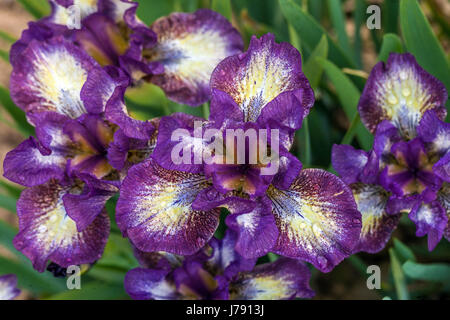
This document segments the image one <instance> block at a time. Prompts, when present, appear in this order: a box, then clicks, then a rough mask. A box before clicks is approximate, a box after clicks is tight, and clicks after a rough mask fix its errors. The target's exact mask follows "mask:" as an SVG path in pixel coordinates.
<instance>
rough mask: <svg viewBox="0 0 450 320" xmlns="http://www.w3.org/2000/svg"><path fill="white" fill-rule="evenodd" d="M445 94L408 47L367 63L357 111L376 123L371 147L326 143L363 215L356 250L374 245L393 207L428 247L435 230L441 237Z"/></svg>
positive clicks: (448, 132) (444, 223)
mask: <svg viewBox="0 0 450 320" xmlns="http://www.w3.org/2000/svg"><path fill="white" fill-rule="evenodd" d="M394 99H395V101H396V103H394ZM446 100H447V92H446V90H445V88H444V86H443V85H442V84H441V83H440V82H439V81H438V80H436V79H435V78H433V77H432V76H431V75H429V74H428V73H426V72H425V71H424V70H423V69H422V68H421V67H420V66H419V65H418V64H417V63H416V61H415V59H414V58H413V57H412V56H411V55H410V54H404V55H398V54H392V55H391V56H390V58H389V60H388V63H387V65H384V64H383V63H380V64H379V65H377V66H375V68H374V70H373V71H372V73H371V76H370V77H369V80H368V83H367V85H366V88H365V90H364V93H363V96H362V97H361V101H360V104H359V112H360V113H361V118H362V119H363V121H364V122H365V124H366V126H368V128H369V129H371V130H372V131H374V130H376V133H375V140H374V147H373V150H372V151H370V152H365V151H361V150H355V149H353V148H352V147H350V146H343V145H342V146H335V147H334V148H333V166H334V168H335V169H336V171H337V172H338V173H339V174H340V175H341V176H342V179H343V180H344V181H345V182H346V183H348V184H349V185H350V187H351V188H352V190H353V194H354V196H355V199H356V202H357V204H358V209H359V211H360V212H361V214H362V217H363V228H362V233H361V239H360V243H359V245H358V246H357V248H356V249H357V250H358V251H359V250H362V251H367V252H377V251H380V250H381V249H382V248H383V247H384V246H385V244H386V243H387V241H388V240H389V238H390V235H391V233H392V231H393V230H394V229H395V227H396V226H397V224H398V221H399V218H400V213H401V212H407V213H409V218H410V219H411V220H412V221H414V222H415V223H416V226H417V232H416V235H417V236H424V235H427V234H428V247H429V249H430V250H432V249H433V248H434V247H435V246H436V245H437V243H438V242H439V241H440V240H441V238H442V236H443V235H444V236H445V237H446V238H447V239H448V234H449V230H448V229H449V225H448V221H449V215H450V211H449V208H450V207H449V201H448V199H449V197H450V195H449V193H448V192H449V187H448V182H449V181H450V175H449V173H450V171H449V166H450V165H449V159H450V153H449V151H450V144H449V141H450V125H449V124H448V123H445V122H443V121H442V119H443V118H445V115H446V112H445V106H444V103H445V101H446ZM381 115H382V116H381ZM378 116H380V117H381V118H379V117H378Z"/></svg>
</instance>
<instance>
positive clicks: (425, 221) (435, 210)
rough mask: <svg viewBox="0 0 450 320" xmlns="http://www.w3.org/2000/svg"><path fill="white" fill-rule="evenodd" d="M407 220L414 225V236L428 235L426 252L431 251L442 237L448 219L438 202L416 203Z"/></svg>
mask: <svg viewBox="0 0 450 320" xmlns="http://www.w3.org/2000/svg"><path fill="white" fill-rule="evenodd" d="M409 218H410V219H411V220H412V221H413V222H414V223H415V224H416V227H417V230H416V236H418V237H423V236H424V235H428V250H430V251H432V250H433V249H434V248H435V247H436V245H437V244H438V243H439V241H440V240H441V239H442V236H443V235H444V230H445V228H446V227H447V223H448V217H447V212H446V210H445V209H444V208H443V207H442V205H441V204H440V203H439V201H433V202H431V203H418V204H416V205H415V206H414V208H412V210H411V212H410V214H409Z"/></svg>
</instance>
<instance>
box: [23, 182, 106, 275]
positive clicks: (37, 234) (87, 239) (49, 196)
mask: <svg viewBox="0 0 450 320" xmlns="http://www.w3.org/2000/svg"><path fill="white" fill-rule="evenodd" d="M80 192H81V190H80V188H79V187H77V186H74V185H61V184H60V183H58V182H56V181H54V180H51V181H50V182H48V183H46V184H43V185H40V186H36V187H32V188H29V189H26V190H25V191H23V192H22V194H21V196H20V199H19V201H18V202H17V214H18V216H19V233H18V234H17V235H16V237H15V238H14V246H15V247H16V249H17V250H19V251H20V252H22V253H23V254H24V255H25V256H27V257H28V258H29V259H30V260H31V262H32V263H33V267H34V268H35V269H36V270H37V271H39V272H43V271H44V270H45V268H46V265H47V261H48V260H50V261H52V262H54V263H56V264H58V265H60V266H61V267H65V268H66V267H68V266H70V265H77V264H78V265H79V264H87V263H93V262H95V261H96V260H98V259H100V257H101V255H102V253H103V249H104V247H105V245H106V241H107V239H108V235H109V228H110V223H109V218H108V215H107V213H106V210H104V211H103V212H102V213H101V214H100V215H98V216H97V218H96V219H95V220H94V221H93V222H92V224H91V225H89V226H88V227H87V228H86V229H85V230H84V231H83V232H78V230H77V227H76V223H75V221H73V220H72V219H71V218H70V217H69V216H68V215H67V212H66V210H65V208H64V204H63V200H62V198H63V196H64V195H66V194H68V193H80Z"/></svg>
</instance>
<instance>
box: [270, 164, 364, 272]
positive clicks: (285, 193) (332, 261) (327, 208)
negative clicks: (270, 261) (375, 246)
mask: <svg viewBox="0 0 450 320" xmlns="http://www.w3.org/2000/svg"><path fill="white" fill-rule="evenodd" d="M268 197H269V198H270V199H271V200H272V212H273V214H274V215H275V221H276V224H277V226H278V230H279V232H280V234H279V237H278V240H277V243H276V244H275V247H274V249H273V252H275V253H278V254H280V255H283V256H287V257H291V258H298V259H301V260H305V261H308V262H310V263H312V264H313V265H314V266H315V267H316V268H317V269H319V270H321V271H323V272H329V271H331V270H332V269H333V268H334V267H335V266H336V265H337V264H338V263H339V262H341V261H342V260H343V259H344V258H346V257H348V256H349V255H350V254H351V253H352V250H353V249H354V247H355V245H356V243H357V242H358V239H359V235H360V232H361V214H360V213H359V212H358V210H357V206H356V203H355V200H354V198H353V195H352V191H351V189H350V188H349V187H348V186H346V185H345V184H344V182H343V181H341V180H340V179H338V178H337V177H336V176H334V175H332V174H331V173H328V172H326V171H324V170H319V169H307V170H303V171H302V172H301V173H300V174H299V176H298V177H297V179H296V180H295V181H294V183H293V184H292V185H291V187H290V188H289V189H288V190H278V189H275V188H273V187H270V188H269V190H268Z"/></svg>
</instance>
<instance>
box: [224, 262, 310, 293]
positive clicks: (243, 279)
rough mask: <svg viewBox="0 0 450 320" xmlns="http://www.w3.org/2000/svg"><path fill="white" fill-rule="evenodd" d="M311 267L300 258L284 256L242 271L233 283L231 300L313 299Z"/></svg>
mask: <svg viewBox="0 0 450 320" xmlns="http://www.w3.org/2000/svg"><path fill="white" fill-rule="evenodd" d="M310 277H311V274H310V272H309V269H308V267H307V266H306V265H305V264H304V263H302V262H300V261H298V260H292V259H287V258H280V259H278V260H277V261H275V262H272V263H266V264H262V265H258V266H256V267H255V269H254V270H253V271H251V272H245V273H241V274H240V275H239V277H238V279H236V280H235V281H233V282H232V283H231V284H230V300H284V299H294V298H311V297H313V296H314V291H312V290H311V288H310V286H309V279H310Z"/></svg>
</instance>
